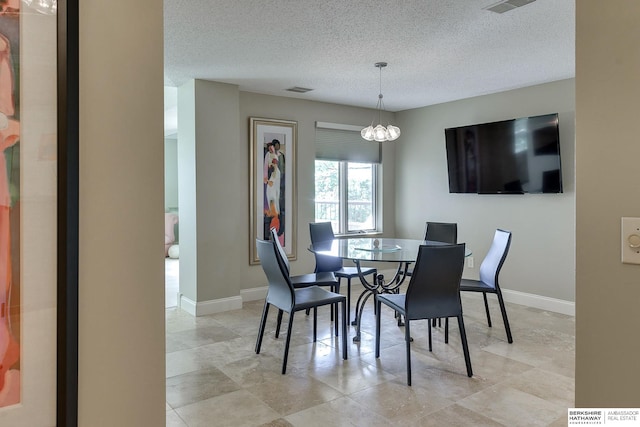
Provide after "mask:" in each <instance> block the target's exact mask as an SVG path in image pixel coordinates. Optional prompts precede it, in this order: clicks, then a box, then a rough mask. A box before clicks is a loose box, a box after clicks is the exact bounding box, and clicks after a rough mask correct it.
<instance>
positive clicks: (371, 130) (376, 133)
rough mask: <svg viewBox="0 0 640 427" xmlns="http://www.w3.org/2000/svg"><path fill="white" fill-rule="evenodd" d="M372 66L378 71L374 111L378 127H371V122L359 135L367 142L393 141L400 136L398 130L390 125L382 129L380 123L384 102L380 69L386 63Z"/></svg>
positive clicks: (377, 63)
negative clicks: (378, 82) (376, 115)
mask: <svg viewBox="0 0 640 427" xmlns="http://www.w3.org/2000/svg"><path fill="white" fill-rule="evenodd" d="M374 65H375V67H376V68H378V69H380V94H379V95H378V103H377V104H376V110H378V125H377V126H376V127H373V122H371V125H369V126H367V127H366V128H364V129H362V131H360V135H362V137H363V138H364V139H366V140H367V141H377V142H383V141H395V140H396V139H398V137H399V136H400V128H398V127H396V126H392V125H390V124H387V127H384V126H382V123H381V118H382V111H383V110H384V101H382V69H383V68H384V67H386V66H387V63H386V62H376V63H375V64H374ZM374 120H375V119H374Z"/></svg>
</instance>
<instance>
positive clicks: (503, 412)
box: [457, 384, 566, 427]
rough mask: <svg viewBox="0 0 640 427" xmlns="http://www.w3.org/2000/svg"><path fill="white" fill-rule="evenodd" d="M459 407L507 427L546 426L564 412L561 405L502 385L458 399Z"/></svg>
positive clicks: (564, 409)
mask: <svg viewBox="0 0 640 427" xmlns="http://www.w3.org/2000/svg"><path fill="white" fill-rule="evenodd" d="M457 403H458V404H459V405H461V406H464V407H465V408H467V409H470V410H472V411H475V412H478V413H480V414H482V415H484V416H486V417H488V418H491V419H492V420H494V421H497V422H499V423H502V424H504V425H506V426H513V427H517V426H531V427H533V426H546V425H548V424H549V423H551V422H553V421H555V420H556V419H557V418H558V417H559V416H561V414H562V413H564V412H566V408H565V407H564V406H560V405H557V404H555V403H551V402H549V401H547V400H544V399H541V398H539V397H537V396H535V395H533V394H530V393H526V392H523V391H520V390H518V389H515V388H513V387H509V386H507V385H503V384H497V385H494V386H492V387H489V388H487V389H485V390H483V391H480V392H478V393H476V394H473V395H471V396H469V397H467V398H464V399H462V400H459V401H458V402H457Z"/></svg>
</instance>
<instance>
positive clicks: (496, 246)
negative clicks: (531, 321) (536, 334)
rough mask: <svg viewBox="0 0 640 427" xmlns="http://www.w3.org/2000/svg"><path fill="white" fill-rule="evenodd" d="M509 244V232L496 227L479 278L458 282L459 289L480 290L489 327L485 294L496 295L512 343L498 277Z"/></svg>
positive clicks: (489, 319) (465, 290)
mask: <svg viewBox="0 0 640 427" xmlns="http://www.w3.org/2000/svg"><path fill="white" fill-rule="evenodd" d="M510 246H511V232H510V231H506V230H501V229H497V230H496V232H495V234H494V235H493V242H492V243H491V247H490V248H489V252H487V255H486V256H485V257H484V259H483V260H482V264H480V278H479V280H473V279H462V281H461V283H460V291H463V292H482V297H483V298H484V308H485V311H486V313H487V323H488V324H489V327H491V315H490V314H489V303H488V302H487V294H496V296H497V297H498V303H499V304H500V311H501V312H502V321H503V322H504V328H505V330H506V332H507V341H508V342H509V344H511V343H513V337H512V336H511V328H510V327H509V319H508V318H507V309H506V308H505V305H504V299H503V298H502V291H501V290H500V285H499V283H498V277H499V276H500V270H501V269H502V265H503V264H504V260H505V259H506V258H507V254H508V253H509V247H510Z"/></svg>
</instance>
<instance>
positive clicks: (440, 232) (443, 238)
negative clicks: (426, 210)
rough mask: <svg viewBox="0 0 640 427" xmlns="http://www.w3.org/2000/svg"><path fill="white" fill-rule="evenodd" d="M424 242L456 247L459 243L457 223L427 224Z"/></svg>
mask: <svg viewBox="0 0 640 427" xmlns="http://www.w3.org/2000/svg"><path fill="white" fill-rule="evenodd" d="M424 240H432V241H436V242H444V243H449V244H452V245H455V244H456V243H458V224H456V223H455V222H427V224H426V226H425V231H424Z"/></svg>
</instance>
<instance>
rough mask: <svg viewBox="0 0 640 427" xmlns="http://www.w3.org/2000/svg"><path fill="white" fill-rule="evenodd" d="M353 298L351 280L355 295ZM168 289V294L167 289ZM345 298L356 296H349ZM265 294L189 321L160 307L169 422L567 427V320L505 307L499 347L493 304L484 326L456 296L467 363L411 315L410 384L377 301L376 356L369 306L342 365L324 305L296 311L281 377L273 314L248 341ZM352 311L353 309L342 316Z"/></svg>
mask: <svg viewBox="0 0 640 427" xmlns="http://www.w3.org/2000/svg"><path fill="white" fill-rule="evenodd" d="M353 292H354V294H355V296H356V297H357V292H358V287H354V290H353ZM174 294H175V292H174ZM352 302H355V298H352ZM262 306H263V301H254V302H248V303H245V304H244V305H243V308H242V309H241V310H235V311H229V312H225V313H219V314H215V315H210V316H203V317H198V318H194V317H192V316H190V315H189V314H186V313H184V312H182V311H181V310H180V309H178V308H176V307H174V306H172V307H169V308H167V309H166V331H167V335H166V352H167V354H166V356H167V367H166V375H167V382H166V385H167V393H166V400H167V405H166V408H167V426H181V427H184V426H188V427H197V426H234V427H235V426H304V427H313V426H396V425H402V426H565V425H566V424H567V421H566V419H567V408H569V407H573V405H574V353H575V343H574V327H575V322H574V318H573V317H571V316H565V315H560V314H556V313H551V312H546V311H542V310H538V309H533V308H529V307H525V306H521V305H515V304H509V305H508V307H507V311H508V314H509V319H510V322H511V328H512V332H513V337H514V343H513V344H508V343H507V342H506V334H505V332H504V328H503V325H502V322H501V317H500V312H499V308H498V304H497V301H496V300H495V298H491V296H490V307H491V309H492V313H491V314H492V319H494V326H493V328H488V327H487V325H486V318H485V315H484V307H483V303H482V298H481V297H479V296H478V295H474V294H472V295H466V294H465V295H463V306H464V310H465V327H466V329H467V338H468V341H469V346H470V353H471V361H472V364H473V372H474V376H473V378H468V377H467V376H466V370H465V364H464V358H463V355H462V347H461V344H460V336H459V333H458V330H457V327H455V326H453V324H454V323H455V322H451V323H452V325H450V326H451V329H450V335H449V343H448V344H445V343H444V330H443V329H444V328H438V327H436V328H434V331H433V339H434V342H433V352H429V351H428V349H427V339H426V337H427V335H426V330H427V325H426V323H425V321H417V322H412V336H413V337H414V342H413V343H412V367H413V375H412V380H413V385H412V386H411V387H408V386H407V385H406V371H405V346H404V342H403V333H404V332H403V330H402V328H399V327H398V326H396V323H395V321H394V318H393V312H392V311H391V310H389V309H388V308H386V307H383V318H382V333H383V336H382V341H381V346H382V349H381V355H380V358H379V359H376V358H375V357H374V353H373V350H374V335H373V334H374V332H375V318H374V315H373V305H372V303H371V302H369V303H368V306H367V309H366V310H365V313H364V315H363V327H362V341H361V342H360V343H359V344H356V343H353V342H352V340H351V338H352V337H353V336H354V334H355V327H349V329H350V331H349V333H350V337H349V349H348V350H349V359H348V360H346V361H343V360H342V359H341V352H340V348H339V345H340V342H341V341H340V339H337V338H336V337H335V336H333V335H332V333H331V331H332V328H331V324H330V320H329V314H328V311H329V310H328V309H327V308H324V309H321V310H319V312H318V341H317V342H316V343H313V342H312V339H311V337H312V324H313V322H312V317H311V316H310V317H307V316H305V315H304V312H300V313H296V316H295V321H294V325H293V335H292V338H291V348H290V353H289V363H288V367H287V374H286V375H281V374H280V369H281V363H282V355H283V350H284V338H285V334H286V323H285V322H286V321H287V319H288V317H287V316H286V315H285V318H284V320H283V325H285V326H284V328H283V329H284V331H283V332H282V333H281V335H280V338H279V339H275V338H274V331H275V317H276V316H275V314H276V311H275V310H273V309H272V310H271V313H270V317H269V320H268V324H267V328H266V332H265V338H264V341H263V344H262V351H261V353H260V354H255V352H254V346H255V340H256V335H257V331H258V324H259V319H260V315H261V311H262ZM352 313H353V311H352Z"/></svg>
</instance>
